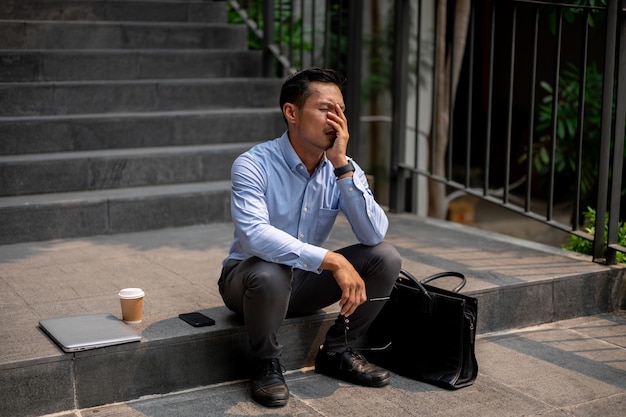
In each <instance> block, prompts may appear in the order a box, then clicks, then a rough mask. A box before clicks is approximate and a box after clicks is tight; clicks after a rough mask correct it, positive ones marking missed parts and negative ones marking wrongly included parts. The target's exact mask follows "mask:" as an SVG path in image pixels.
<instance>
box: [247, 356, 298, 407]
mask: <svg viewBox="0 0 626 417" xmlns="http://www.w3.org/2000/svg"><path fill="white" fill-rule="evenodd" d="M250 386H251V388H252V399H253V400H254V401H256V402H258V403H259V404H261V405H264V406H266V407H284V406H285V405H287V401H288V400H289V388H288V387H287V384H286V383H285V378H284V377H283V371H282V368H281V367H280V362H279V361H278V359H266V360H262V361H259V362H258V364H257V369H256V371H255V373H254V374H253V375H252V378H251V379H250Z"/></svg>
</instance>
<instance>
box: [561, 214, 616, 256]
mask: <svg viewBox="0 0 626 417" xmlns="http://www.w3.org/2000/svg"><path fill="white" fill-rule="evenodd" d="M584 214H585V224H586V225H587V226H586V228H585V231H586V232H587V233H589V234H590V235H592V236H594V235H595V232H596V230H595V224H596V211H595V210H594V209H592V208H591V207H587V210H586V211H585V213H584ZM608 222H609V220H608V216H607V217H606V220H605V222H604V241H605V242H606V241H607V236H608ZM617 244H618V245H620V246H626V223H624V222H619V224H618V229H617ZM563 248H564V249H567V250H571V251H574V252H578V253H582V254H585V255H593V242H592V241H590V240H587V239H584V238H582V237H580V236H576V235H569V237H568V243H567V244H565V245H563ZM616 261H617V262H619V263H626V254H624V253H622V252H617V254H616Z"/></svg>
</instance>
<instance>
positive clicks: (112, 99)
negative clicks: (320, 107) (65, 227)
mask: <svg viewBox="0 0 626 417" xmlns="http://www.w3.org/2000/svg"><path fill="white" fill-rule="evenodd" d="M281 84H282V80H279V79H269V78H225V79H181V80H131V81H77V82H72V81H66V82H55V83H49V82H38V83H0V116H22V115H23V116H27V115H52V114H57V115H61V114H86V113H87V114H93V113H106V112H116V113H120V112H148V111H163V110H183V109H185V110H198V109H204V110H207V109H224V108H233V109H236V108H250V107H276V106H277V103H278V94H279V91H280V86H281Z"/></svg>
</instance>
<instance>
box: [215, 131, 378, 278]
mask: <svg viewBox="0 0 626 417" xmlns="http://www.w3.org/2000/svg"><path fill="white" fill-rule="evenodd" d="M353 164H354V167H355V169H356V170H355V172H354V176H353V177H347V178H343V179H341V180H339V181H338V180H337V179H336V177H335V174H334V167H333V166H332V164H331V163H330V161H328V160H327V159H326V157H324V158H323V159H322V161H321V162H320V165H319V166H318V167H317V169H316V170H315V172H314V173H313V175H310V176H309V173H308V172H307V170H306V167H305V166H304V164H303V163H302V161H301V160H300V158H299V157H298V155H297V154H296V152H295V150H294V149H293V147H292V146H291V143H290V142H289V137H288V136H287V132H285V133H284V134H283V135H282V136H281V137H279V138H276V139H274V140H270V141H267V142H263V143H261V144H258V145H256V146H254V147H252V148H251V149H250V150H249V151H247V152H245V153H243V154H242V155H240V156H239V157H238V158H237V159H236V160H235V162H234V163H233V166H232V169H231V179H232V191H231V213H232V220H233V223H234V226H235V232H234V238H233V240H232V242H231V247H230V253H229V255H228V257H227V259H226V260H228V259H236V260H243V259H246V258H248V257H250V256H258V257H259V258H261V259H264V260H266V261H269V262H275V263H280V264H285V265H289V266H291V267H294V268H299V269H303V270H307V271H314V272H320V270H319V268H320V265H321V264H322V261H323V259H324V257H325V256H326V253H327V252H328V250H327V249H324V248H323V247H322V245H323V244H324V243H325V242H326V241H327V240H328V238H329V237H330V232H331V229H332V227H333V224H334V223H335V219H336V218H337V215H338V214H339V211H341V212H342V213H343V214H344V215H345V216H346V218H347V220H348V222H349V223H350V225H351V227H352V230H353V232H354V234H355V236H356V238H357V239H358V240H359V242H361V243H363V244H365V245H371V246H373V245H377V244H378V243H380V242H381V241H382V240H383V238H384V236H385V233H387V227H388V225H389V221H388V219H387V215H386V214H385V212H384V210H383V209H382V207H380V206H379V205H378V203H377V202H376V201H375V200H374V196H373V195H372V192H371V191H370V189H369V187H368V183H367V178H366V177H365V173H364V172H363V170H362V169H361V168H360V167H359V166H358V165H357V164H356V163H355V162H354V161H353ZM226 260H225V261H226Z"/></svg>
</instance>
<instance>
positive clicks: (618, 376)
mask: <svg viewBox="0 0 626 417" xmlns="http://www.w3.org/2000/svg"><path fill="white" fill-rule="evenodd" d="M476 352H477V356H478V361H479V365H480V372H479V375H478V378H477V380H476V382H475V384H474V385H473V386H470V387H466V388H462V389H460V390H457V391H446V390H443V389H440V388H436V387H433V386H430V385H427V384H423V383H420V382H416V381H412V380H409V379H406V378H402V377H399V376H397V375H394V376H393V379H392V382H391V385H390V386H388V387H385V388H382V389H375V388H362V387H357V386H353V385H350V384H346V383H342V382H339V381H336V380H333V379H330V378H327V377H324V376H321V375H318V374H316V373H315V372H313V371H312V370H304V371H303V372H291V373H289V374H288V376H287V381H288V384H289V387H290V389H291V395H292V398H291V400H290V401H289V404H288V405H287V407H285V408H280V409H267V408H263V407H261V406H259V405H257V404H255V403H254V402H253V401H252V400H251V399H250V395H249V392H248V384H247V383H246V382H242V381H240V382H236V383H230V384H224V385H220V386H212V387H205V388H202V389H196V390H190V391H185V392H180V393H174V394H170V395H165V396H155V397H151V398H145V399H141V400H137V401H131V402H127V403H123V404H113V405H108V406H104V407H97V408H93V409H89V410H82V411H80V412H76V413H71V414H67V416H81V417H87V416H91V417H93V416H98V417H113V416H128V417H139V416H146V417H174V416H181V417H182V416H189V417H191V416H198V417H199V416H222V415H229V416H301V417H304V416H480V417H491V416H493V417H501V416H551V417H556V416H580V417H587V416H603V417H611V416H615V417H618V416H624V415H626V317H625V316H615V315H599V316H593V317H584V318H578V319H572V320H567V321H562V322H557V323H552V324H549V325H542V326H537V327H532V328H527V329H523V330H519V331H515V332H506V333H502V334H493V335H483V336H480V337H479V339H478V343H477V350H476Z"/></svg>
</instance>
